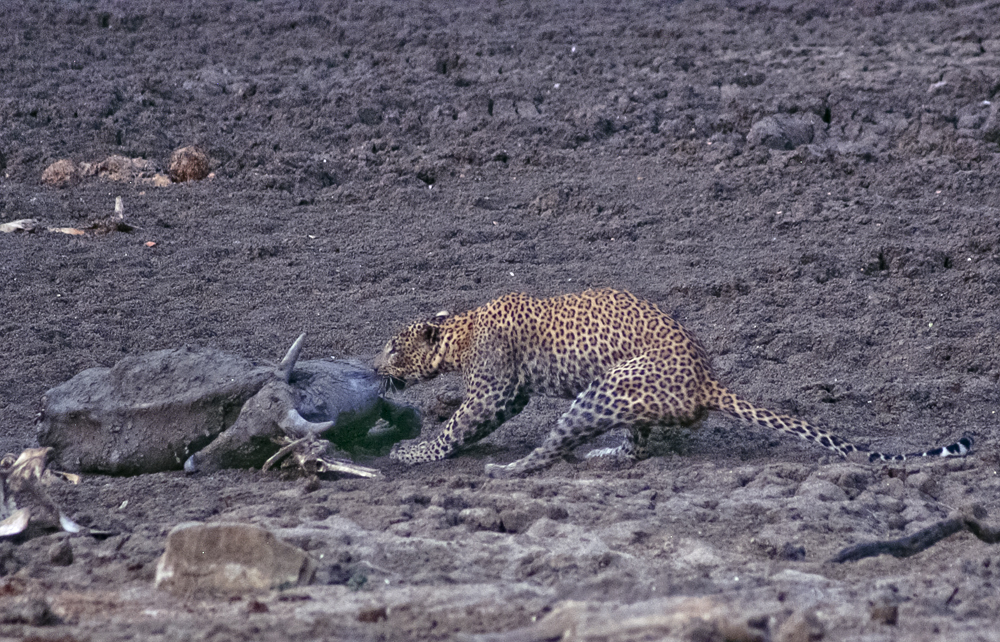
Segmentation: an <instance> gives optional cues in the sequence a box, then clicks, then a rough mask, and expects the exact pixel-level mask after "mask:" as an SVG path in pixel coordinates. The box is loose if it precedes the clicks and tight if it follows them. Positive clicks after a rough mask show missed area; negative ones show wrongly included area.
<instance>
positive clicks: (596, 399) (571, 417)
mask: <svg viewBox="0 0 1000 642" xmlns="http://www.w3.org/2000/svg"><path fill="white" fill-rule="evenodd" d="M675 370H676V369H675V368H671V367H669V366H666V365H664V364H663V362H662V360H659V359H657V358H656V356H655V355H641V356H639V357H635V358H633V359H629V360H627V361H624V362H622V363H620V364H618V365H616V366H615V367H613V368H611V369H610V370H608V371H607V372H606V373H604V374H603V375H601V376H600V377H598V378H597V379H596V380H595V381H593V382H592V383H591V384H590V385H589V386H588V387H587V388H586V390H584V391H583V392H581V393H580V394H579V395H577V397H576V399H575V400H574V401H573V404H572V405H571V406H570V408H569V410H567V411H566V413H565V414H564V415H563V416H562V417H560V418H559V423H558V424H557V425H556V427H555V429H553V430H552V432H551V433H549V436H548V437H547V438H546V439H545V442H544V443H542V445H541V446H539V447H538V448H535V449H534V450H533V451H532V452H531V453H530V454H528V456H526V457H524V458H522V459H519V460H517V461H515V462H513V463H510V464H507V465H506V466H502V465H499V464H487V466H486V474H487V475H489V476H490V477H510V476H515V475H523V474H526V473H530V472H533V471H536V470H541V469H543V468H548V467H549V466H551V465H552V464H554V463H555V462H556V461H558V460H559V459H561V458H564V457H567V456H569V455H571V454H572V452H573V450H574V449H575V448H577V447H578V446H580V445H582V444H584V443H586V442H588V441H590V440H592V439H594V438H595V437H597V436H598V435H601V434H603V433H605V432H607V431H609V430H613V429H615V428H626V429H628V430H629V442H630V443H629V445H628V446H626V447H625V448H623V451H631V455H632V456H638V458H642V457H643V456H644V455H645V454H646V443H647V441H648V438H649V432H650V428H651V426H653V425H654V424H660V423H674V422H677V423H690V420H691V418H696V417H699V416H700V414H701V413H700V407H699V404H698V403H697V401H696V400H695V399H694V397H693V396H688V395H687V394H686V393H685V390H684V389H683V388H679V389H678V390H677V391H675V392H673V393H667V392H665V389H664V388H663V387H662V386H660V385H653V384H652V383H651V382H657V383H658V384H659V383H662V382H663V381H664V379H663V378H664V377H667V378H670V377H672V376H674V375H676V374H677V373H676V372H675Z"/></svg>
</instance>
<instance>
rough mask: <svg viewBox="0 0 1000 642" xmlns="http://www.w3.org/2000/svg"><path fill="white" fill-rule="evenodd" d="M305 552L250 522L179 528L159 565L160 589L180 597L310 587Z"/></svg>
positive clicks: (312, 566)
mask: <svg viewBox="0 0 1000 642" xmlns="http://www.w3.org/2000/svg"><path fill="white" fill-rule="evenodd" d="M315 573H316V564H315V562H313V560H312V558H310V557H309V556H308V555H307V554H306V552H305V551H303V550H302V549H300V548H298V547H296V546H292V545H291V544H288V543H286V542H282V541H280V540H279V539H277V538H276V537H275V536H274V535H273V534H272V533H271V532H270V531H267V530H265V529H263V528H260V527H258V526H252V525H250V524H226V523H220V524H203V523H201V522H186V523H183V524H178V525H177V526H175V527H174V529H173V530H171V531H170V534H169V535H168V536H167V547H166V550H165V551H164V553H163V556H162V557H160V561H159V562H158V563H157V565H156V580H155V581H156V586H157V588H161V589H164V590H167V591H170V592H171V593H174V594H177V595H191V594H195V593H221V594H243V593H255V592H260V591H267V590H271V589H277V588H280V587H287V586H300V585H304V584H309V583H310V582H311V581H312V579H313V576H314V575H315Z"/></svg>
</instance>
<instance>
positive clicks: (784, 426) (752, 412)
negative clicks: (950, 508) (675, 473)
mask: <svg viewBox="0 0 1000 642" xmlns="http://www.w3.org/2000/svg"><path fill="white" fill-rule="evenodd" d="M705 407H706V408H708V409H709V410H721V411H722V412H724V413H726V414H727V415H731V416H733V417H736V418H737V419H742V420H743V421H746V422H749V423H752V424H756V425H758V426H762V427H764V428H771V429H773V430H780V431H781V432H784V433H788V434H789V435H794V436H796V437H799V438H801V439H805V440H806V441H812V442H815V443H817V444H819V445H820V446H823V447H825V448H829V449H830V450H832V451H833V452H835V453H837V454H838V455H840V456H841V457H847V456H848V455H849V454H850V453H854V452H857V453H867V454H868V461H905V460H907V459H912V458H915V457H963V456H965V455H967V454H969V452H970V451H971V450H972V437H968V436H966V437H962V438H961V439H959V440H958V441H956V442H955V443H953V444H951V445H948V446H942V447H940V448H933V449H931V450H926V451H923V452H915V453H907V454H905V455H889V454H886V453H880V452H872V451H870V450H868V449H867V448H865V447H863V446H857V445H855V444H852V443H851V442H849V441H847V440H845V439H843V438H841V437H838V436H837V435H834V434H833V433H830V432H828V431H827V430H825V429H823V428H819V427H818V426H814V425H813V424H811V423H809V422H808V421H805V420H803V419H799V418H797V417H791V416H789V415H781V414H778V413H776V412H773V411H771V410H768V409H766V408H760V407H758V406H755V405H754V404H753V403H751V402H750V401H747V400H746V399H744V398H743V397H740V396H739V395H737V394H736V393H734V392H731V391H730V390H728V389H726V388H725V386H723V385H721V384H716V385H715V386H713V390H712V393H711V394H710V395H709V397H708V399H706V402H705Z"/></svg>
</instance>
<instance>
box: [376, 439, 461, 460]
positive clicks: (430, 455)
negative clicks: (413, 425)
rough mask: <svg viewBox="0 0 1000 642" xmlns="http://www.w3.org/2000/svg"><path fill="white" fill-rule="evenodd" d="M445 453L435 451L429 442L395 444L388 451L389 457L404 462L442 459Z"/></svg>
mask: <svg viewBox="0 0 1000 642" xmlns="http://www.w3.org/2000/svg"><path fill="white" fill-rule="evenodd" d="M446 455H447V453H437V452H435V451H434V448H433V447H432V444H431V443H430V442H426V441H421V442H419V443H416V444H414V443H409V444H402V443H400V444H396V445H395V446H393V447H392V450H391V451H390V452H389V459H393V460H395V461H398V462H401V463H404V464H424V463H427V462H429V461H438V460H441V459H444V458H445V456H446Z"/></svg>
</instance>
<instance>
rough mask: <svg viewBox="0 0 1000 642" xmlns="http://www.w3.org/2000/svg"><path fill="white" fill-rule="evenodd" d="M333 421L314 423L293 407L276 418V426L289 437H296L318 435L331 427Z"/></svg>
mask: <svg viewBox="0 0 1000 642" xmlns="http://www.w3.org/2000/svg"><path fill="white" fill-rule="evenodd" d="M335 424H336V422H334V421H323V422H320V423H314V422H312V421H309V420H308V419H306V418H305V417H303V416H302V415H300V414H299V411H298V410H296V409H295V408H289V409H288V412H286V413H285V414H284V415H283V416H282V417H281V419H279V420H278V427H279V428H281V429H282V430H284V431H285V434H287V435H288V436H290V437H294V438H296V439H298V438H300V437H305V436H306V435H310V434H311V435H319V434H322V433H324V432H326V431H327V430H329V429H331V428H333V426H334V425H335Z"/></svg>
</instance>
